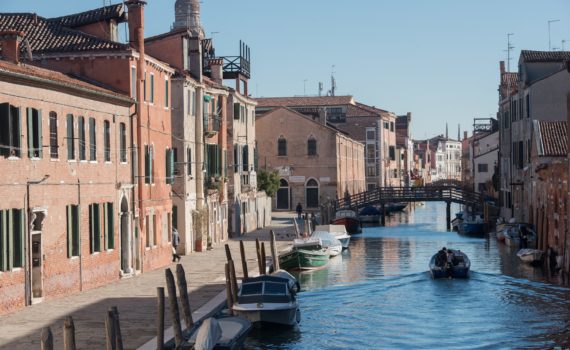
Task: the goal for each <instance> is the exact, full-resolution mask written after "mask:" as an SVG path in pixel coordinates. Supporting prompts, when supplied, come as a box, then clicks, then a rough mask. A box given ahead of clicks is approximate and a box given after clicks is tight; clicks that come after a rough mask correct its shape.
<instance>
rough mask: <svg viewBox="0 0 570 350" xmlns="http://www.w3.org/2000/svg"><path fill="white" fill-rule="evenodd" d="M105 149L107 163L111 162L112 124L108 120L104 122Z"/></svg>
mask: <svg viewBox="0 0 570 350" xmlns="http://www.w3.org/2000/svg"><path fill="white" fill-rule="evenodd" d="M103 147H104V156H105V161H106V162H110V161H111V123H109V121H108V120H105V121H104V122H103Z"/></svg>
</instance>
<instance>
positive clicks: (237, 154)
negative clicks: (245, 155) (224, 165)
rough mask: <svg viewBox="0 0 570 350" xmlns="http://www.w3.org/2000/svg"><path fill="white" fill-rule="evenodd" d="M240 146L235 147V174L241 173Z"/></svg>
mask: <svg viewBox="0 0 570 350" xmlns="http://www.w3.org/2000/svg"><path fill="white" fill-rule="evenodd" d="M238 157H239V146H238V145H234V173H237V172H238V171H239V158H238Z"/></svg>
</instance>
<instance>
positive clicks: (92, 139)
mask: <svg viewBox="0 0 570 350" xmlns="http://www.w3.org/2000/svg"><path fill="white" fill-rule="evenodd" d="M95 128H96V125H95V118H89V160H91V161H92V162H93V161H96V160H97V131H96V129H95Z"/></svg>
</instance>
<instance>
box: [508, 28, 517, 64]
mask: <svg viewBox="0 0 570 350" xmlns="http://www.w3.org/2000/svg"><path fill="white" fill-rule="evenodd" d="M513 35H515V34H514V33H508V34H507V72H510V71H511V51H513V49H514V48H515V47H514V46H513V45H511V36H513Z"/></svg>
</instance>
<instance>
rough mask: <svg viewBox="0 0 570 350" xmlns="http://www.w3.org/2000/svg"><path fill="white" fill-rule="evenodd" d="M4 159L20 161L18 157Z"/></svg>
mask: <svg viewBox="0 0 570 350" xmlns="http://www.w3.org/2000/svg"><path fill="white" fill-rule="evenodd" d="M6 159H8V160H20V159H22V158H20V157H15V156H10V157H8V158H6Z"/></svg>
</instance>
